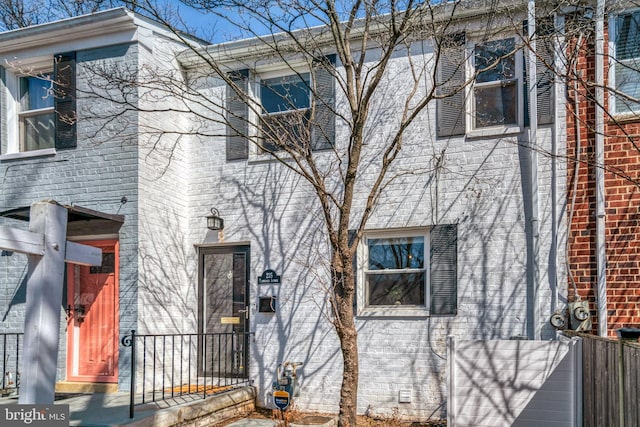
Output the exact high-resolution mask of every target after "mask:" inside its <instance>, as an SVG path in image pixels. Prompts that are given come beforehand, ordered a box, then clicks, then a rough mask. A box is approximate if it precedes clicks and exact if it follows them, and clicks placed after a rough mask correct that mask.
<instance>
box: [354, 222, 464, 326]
mask: <svg viewBox="0 0 640 427" xmlns="http://www.w3.org/2000/svg"><path fill="white" fill-rule="evenodd" d="M456 259H457V227H456V225H438V226H434V227H433V228H431V229H430V230H423V231H421V230H416V231H411V230H407V231H382V232H371V233H367V234H366V235H365V236H364V238H363V241H362V244H361V246H360V250H359V254H358V266H359V272H360V275H359V283H360V286H359V288H358V306H359V307H360V310H359V314H361V315H391V316H426V315H438V314H442V315H444V314H455V313H456V310H457V264H456Z"/></svg>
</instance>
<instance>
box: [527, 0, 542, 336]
mask: <svg viewBox="0 0 640 427" xmlns="http://www.w3.org/2000/svg"><path fill="white" fill-rule="evenodd" d="M535 32H536V2H535V0H529V1H528V3H527V33H528V37H529V49H528V52H527V55H528V58H527V59H528V64H527V65H528V67H527V90H528V91H529V141H528V150H529V153H528V156H529V162H530V171H529V173H530V175H529V179H530V181H529V185H530V192H529V194H530V197H531V199H530V204H531V206H530V209H531V211H530V217H529V221H530V224H529V227H528V229H529V233H530V236H529V238H527V336H528V338H529V339H530V340H539V339H540V328H541V324H540V302H539V292H540V231H539V228H540V221H539V215H540V214H539V206H538V150H537V145H538V95H537V90H536V77H537V76H536V73H537V70H536V66H537V64H536V61H537V58H536V40H535Z"/></svg>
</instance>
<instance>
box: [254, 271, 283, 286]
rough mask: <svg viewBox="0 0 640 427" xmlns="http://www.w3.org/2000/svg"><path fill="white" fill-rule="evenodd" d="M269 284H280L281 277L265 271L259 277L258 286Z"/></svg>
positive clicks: (273, 272)
mask: <svg viewBox="0 0 640 427" xmlns="http://www.w3.org/2000/svg"><path fill="white" fill-rule="evenodd" d="M267 284H277V285H279V284H280V276H278V275H277V274H276V272H275V271H273V270H265V271H264V272H263V273H262V275H261V276H260V277H258V285H267Z"/></svg>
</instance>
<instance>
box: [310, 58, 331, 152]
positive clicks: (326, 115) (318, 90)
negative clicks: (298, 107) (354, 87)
mask: <svg viewBox="0 0 640 427" xmlns="http://www.w3.org/2000/svg"><path fill="white" fill-rule="evenodd" d="M325 59H326V60H325V61H317V63H315V64H314V73H313V77H314V78H315V93H314V98H315V99H314V100H313V102H314V105H315V117H314V120H313V122H312V123H311V147H312V148H313V149H314V150H322V149H327V148H331V147H333V144H334V141H335V132H336V124H335V122H336V120H335V114H334V108H335V91H336V87H335V86H336V83H335V78H334V73H333V70H334V69H335V64H336V56H335V55H328V56H327V57H326V58H325Z"/></svg>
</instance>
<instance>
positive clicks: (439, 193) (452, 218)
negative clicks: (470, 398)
mask: <svg viewBox="0 0 640 427" xmlns="http://www.w3.org/2000/svg"><path fill="white" fill-rule="evenodd" d="M414 59H416V58H414ZM426 60H428V58H427V59H426ZM426 60H425V62H426ZM405 66H406V61H404V60H403V59H402V58H396V59H394V62H393V69H394V70H397V71H398V72H401V70H403V67H405ZM400 81H402V79H401V78H390V79H389V82H390V83H389V86H388V87H387V88H384V90H383V91H384V92H385V93H392V94H396V95H398V94H401V93H402V92H403V90H405V91H406V90H407V89H406V87H404V88H403V87H402V84H401V83H399V82H400ZM210 96H212V97H221V96H224V88H223V87H218V88H214V89H212V91H211V93H210ZM391 100H392V102H395V104H394V105H396V106H397V105H398V103H400V102H401V97H399V96H394V97H392V98H391ZM384 101H385V102H387V101H388V99H387V98H384ZM388 107H389V105H386V106H385V105H380V106H379V110H378V113H379V115H378V119H377V122H376V127H375V128H372V129H371V131H370V133H369V135H370V137H369V139H368V141H367V142H368V143H369V145H368V146H367V150H368V153H371V152H373V151H375V149H376V147H377V146H378V145H377V144H379V142H380V141H381V140H382V139H383V138H384V136H385V135H387V134H388V133H389V132H388V130H389V127H390V126H394V125H393V121H394V120H395V119H396V116H395V115H394V114H396V113H397V111H398V110H397V109H396V110H389V108H388ZM390 113H391V114H390ZM434 121H435V105H432V106H430V108H428V109H427V110H426V111H425V113H423V115H422V116H421V118H420V119H419V121H418V122H417V123H416V124H415V125H414V126H413V127H412V129H411V132H410V133H409V134H408V135H407V138H406V140H405V141H404V146H403V154H402V155H401V157H400V159H399V161H398V168H399V169H403V168H404V169H407V168H409V169H412V170H420V169H425V170H427V171H429V172H427V173H423V174H417V175H408V176H405V177H403V178H402V179H401V180H399V181H398V182H396V183H394V184H392V185H391V186H390V187H389V190H388V192H387V193H385V195H384V196H383V197H382V199H381V201H380V206H379V207H378V208H377V209H376V211H375V213H374V215H373V217H372V218H371V221H370V222H369V228H371V229H375V228H392V227H416V226H430V225H433V224H434V223H458V224H459V225H458V236H459V240H458V249H459V252H458V262H459V265H458V289H459V297H458V315H457V316H446V317H432V318H414V319H411V318H405V319H401V318H393V319H388V318H387V319H385V318H359V319H357V325H358V331H359V351H360V386H359V402H358V410H359V412H360V413H364V412H365V411H368V413H371V414H379V415H391V414H392V413H394V411H397V413H398V414H400V415H401V416H406V417H413V418H416V417H418V418H427V417H428V416H429V415H430V414H431V413H433V412H435V414H436V416H438V415H443V414H444V410H445V409H444V406H441V405H442V404H443V403H444V402H445V400H446V375H445V369H444V368H445V360H444V358H445V357H446V349H445V338H446V336H447V335H449V334H454V335H456V336H458V337H460V338H469V339H471V338H509V337H510V336H513V335H520V334H524V333H526V305H525V304H526V271H525V267H526V246H525V233H524V210H523V202H522V189H521V177H520V170H519V157H518V141H517V138H515V137H507V138H503V139H500V140H496V139H465V138H452V139H450V140H437V139H436V138H435V137H434V131H433V129H434V127H433V126H434ZM217 130H218V131H219V132H220V133H221V134H222V135H224V128H222V127H220V128H218V129H217ZM345 130H346V129H345V128H344V127H343V126H341V125H338V127H337V135H338V137H337V141H338V144H341V143H344V141H346V134H345ZM539 136H540V138H539V139H540V141H541V144H542V145H543V147H542V148H543V150H549V147H550V133H549V131H548V130H541V131H540V132H539ZM558 145H561V144H558ZM192 148H193V151H192V153H191V163H190V165H191V170H192V174H191V180H190V183H189V200H190V205H191V206H192V215H191V219H190V224H191V226H190V232H189V234H188V237H187V238H188V240H189V241H191V242H192V243H193V244H202V243H205V242H207V241H215V239H210V238H211V236H210V235H207V234H206V233H205V230H204V228H203V222H202V219H201V218H196V216H198V215H200V216H204V215H206V213H207V212H208V209H209V207H210V206H211V205H215V206H216V207H217V208H218V209H219V210H220V213H221V215H222V216H223V217H224V219H225V231H224V237H225V242H226V243H231V242H247V241H248V242H250V244H251V260H252V265H251V283H252V286H251V302H252V303H256V302H257V298H258V297H259V296H267V295H276V296H277V297H278V311H277V313H275V314H263V313H256V309H255V306H254V307H253V309H252V322H251V330H252V331H254V332H255V338H254V340H253V341H252V346H251V351H252V357H251V367H250V373H251V377H252V379H253V380H254V381H255V385H256V386H257V387H258V389H259V393H258V395H259V403H260V404H261V405H270V394H269V392H270V387H271V382H272V381H273V380H274V378H275V368H276V366H277V364H278V363H279V362H282V361H286V360H289V361H304V362H305V366H304V367H303V368H302V370H301V395H300V397H299V398H298V399H297V405H298V406H299V407H300V408H301V409H304V410H315V411H327V412H335V411H337V404H338V401H339V390H340V383H341V356H340V351H339V347H338V343H337V339H336V337H335V334H334V332H333V330H332V328H331V325H330V323H329V322H328V320H327V317H326V315H325V314H326V313H325V312H326V309H327V305H326V291H325V288H324V287H323V283H326V282H327V277H328V275H327V269H326V262H327V253H328V251H327V246H326V244H325V240H324V237H323V232H322V218H321V217H320V210H319V207H318V204H317V202H316V201H315V197H314V196H313V194H312V192H311V188H310V187H309V185H307V184H305V183H304V182H303V181H302V180H300V179H297V178H296V177H295V176H294V175H293V174H292V173H291V172H290V171H288V170H287V169H286V168H285V167H283V166H282V165H280V164H278V163H275V162H268V161H267V162H253V161H249V162H247V161H234V162H226V160H225V151H224V150H225V140H224V138H221V137H220V138H214V137H212V138H210V139H208V140H204V141H202V143H195V144H193V145H192ZM368 155H371V154H368ZM435 155H443V158H442V167H441V169H440V170H438V172H437V173H433V171H430V170H431V169H432V168H433V165H434V164H435V163H436V162H435V159H434V156H435ZM364 161H365V163H366V162H367V158H366V157H365V160H364ZM539 166H540V172H539V178H540V187H539V191H540V194H539V197H540V218H541V224H540V226H541V230H540V233H541V234H540V238H541V253H540V260H541V266H540V267H541V281H542V283H543V286H542V290H541V295H540V299H541V304H542V307H546V308H544V309H543V310H542V317H541V319H540V322H541V323H544V324H545V325H546V322H547V318H548V314H550V313H549V309H548V307H549V304H550V300H551V291H550V289H549V286H548V283H547V276H546V272H547V267H548V264H547V261H548V252H549V247H550V244H551V241H550V233H551V231H550V230H551V229H550V215H551V204H552V203H551V200H550V185H551V183H550V179H551V178H550V167H551V166H550V162H549V160H548V159H547V158H546V157H545V156H541V158H540V160H539ZM375 167H376V166H375V163H372V164H371V165H369V166H368V167H367V168H363V170H362V172H361V173H362V174H363V178H364V179H363V181H362V184H361V186H360V187H359V188H358V192H357V194H356V201H355V204H354V212H359V211H360V210H361V209H362V206H363V203H364V197H365V195H366V189H367V185H368V184H369V183H370V182H371V180H372V179H373V177H374V176H375V172H376V170H375ZM557 173H558V178H557V180H558V184H559V193H558V202H560V201H562V197H563V195H564V194H563V191H562V190H563V185H564V184H563V183H564V173H565V172H564V168H560V169H558V171H557ZM212 200H213V201H215V202H214V203H212V202H211V201H212ZM192 267H193V268H195V264H193V266H192ZM266 268H272V269H274V270H276V271H277V272H278V273H279V274H281V276H282V285H280V286H264V285H260V286H259V285H257V276H258V275H259V274H260V273H261V272H262V271H264V270H265V269H266ZM192 277H193V278H195V274H194V275H193V276H192ZM562 281H563V279H562V278H561V282H562ZM543 329H544V336H545V337H550V336H552V334H553V333H552V331H551V330H550V329H549V328H548V327H547V326H544V328H543ZM401 390H410V391H411V393H410V396H411V403H399V402H398V400H399V399H398V397H399V392H400V391H401Z"/></svg>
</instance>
